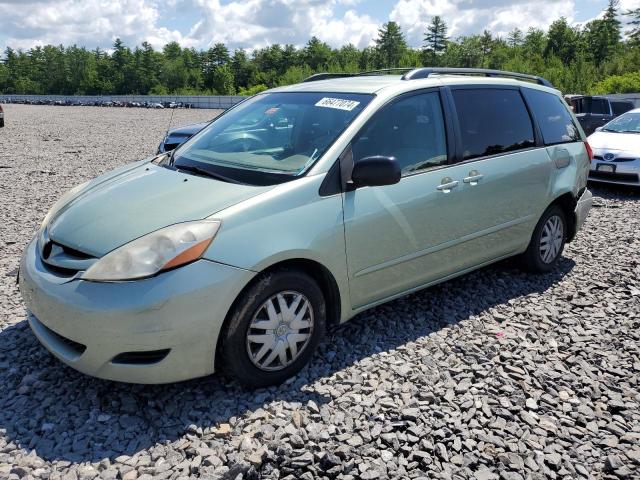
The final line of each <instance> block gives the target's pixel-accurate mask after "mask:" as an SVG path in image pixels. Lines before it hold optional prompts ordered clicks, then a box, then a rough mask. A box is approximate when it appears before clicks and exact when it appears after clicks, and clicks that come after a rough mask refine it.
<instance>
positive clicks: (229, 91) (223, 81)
mask: <svg viewBox="0 0 640 480" xmlns="http://www.w3.org/2000/svg"><path fill="white" fill-rule="evenodd" d="M213 88H214V90H215V92H216V93H217V94H218V95H233V94H234V93H236V89H235V86H234V84H233V72H232V71H231V68H230V67H229V65H221V66H219V67H216V68H215V70H214V72H213Z"/></svg>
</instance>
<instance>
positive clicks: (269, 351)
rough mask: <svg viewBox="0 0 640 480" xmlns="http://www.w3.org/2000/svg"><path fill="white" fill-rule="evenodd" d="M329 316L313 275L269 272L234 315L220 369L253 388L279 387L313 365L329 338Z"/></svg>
mask: <svg viewBox="0 0 640 480" xmlns="http://www.w3.org/2000/svg"><path fill="white" fill-rule="evenodd" d="M281 302H284V306H285V307H290V310H288V311H287V310H286V309H283V308H282V306H283V303H281ZM296 302H298V303H297V305H296ZM269 303H270V304H271V307H272V308H270V307H269ZM283 312H284V313H283ZM326 317H327V315H326V304H325V299H324V295H323V294H322V290H321V289H320V287H319V286H318V284H317V283H316V282H315V281H314V280H313V279H312V278H311V277H310V276H309V275H307V274H305V273H302V272H299V271H296V270H279V271H274V272H270V273H267V274H264V275H262V276H260V277H259V278H258V279H257V280H256V281H255V282H254V283H253V284H251V285H250V286H249V288H248V289H246V290H245V291H243V292H242V294H241V297H239V298H238V300H237V301H236V303H235V305H234V307H233V308H232V310H231V312H230V316H229V318H228V320H227V322H226V325H225V327H224V329H223V332H222V334H221V344H220V348H221V352H222V353H221V355H220V357H219V360H220V367H221V369H222V370H223V372H225V373H226V374H227V375H229V376H230V377H232V378H234V379H235V380H237V381H238V382H240V383H241V384H242V385H244V386H245V387H248V388H259V387H267V386H270V385H278V384H280V383H282V382H284V381H285V380H286V379H288V378H289V377H292V376H294V375H295V374H296V373H298V372H299V371H300V370H301V369H302V368H303V367H304V366H305V365H306V364H307V363H308V362H309V360H310V359H311V357H312V356H313V353H314V351H315V350H316V348H317V346H318V344H319V343H320V341H321V340H322V338H323V337H324V333H325V328H326V321H327V320H326ZM257 322H261V323H257ZM303 337H305V338H304V339H303ZM283 349H284V357H283V356H282V350H283ZM274 352H277V353H274ZM271 357H273V359H272V361H271V362H269V360H270V358H271ZM283 359H284V362H283Z"/></svg>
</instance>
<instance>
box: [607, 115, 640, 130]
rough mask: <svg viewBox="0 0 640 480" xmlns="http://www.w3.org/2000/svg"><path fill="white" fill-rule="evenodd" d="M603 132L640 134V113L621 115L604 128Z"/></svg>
mask: <svg viewBox="0 0 640 480" xmlns="http://www.w3.org/2000/svg"><path fill="white" fill-rule="evenodd" d="M602 130H603V131H605V132H616V133H640V112H633V113H625V114H623V115H620V116H619V117H617V118H615V119H613V120H611V121H610V122H609V123H607V124H606V125H605V126H604V127H602Z"/></svg>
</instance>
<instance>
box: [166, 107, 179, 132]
mask: <svg viewBox="0 0 640 480" xmlns="http://www.w3.org/2000/svg"><path fill="white" fill-rule="evenodd" d="M175 111H176V109H175V108H172V109H171V116H170V117H169V125H167V133H166V135H165V138H166V137H167V135H169V130H171V123H172V122H173V114H174V113H175Z"/></svg>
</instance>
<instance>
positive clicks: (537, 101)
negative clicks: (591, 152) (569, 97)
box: [523, 88, 581, 145]
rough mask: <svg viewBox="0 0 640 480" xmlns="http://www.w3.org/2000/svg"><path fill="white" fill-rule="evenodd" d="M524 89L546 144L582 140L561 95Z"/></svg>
mask: <svg viewBox="0 0 640 480" xmlns="http://www.w3.org/2000/svg"><path fill="white" fill-rule="evenodd" d="M523 91H524V95H525V97H526V98H527V102H528V103H529V107H530V108H531V110H532V112H533V116H534V117H535V119H536V121H537V122H538V126H539V127H540V131H541V132H542V139H543V140H544V143H545V145H555V144H558V143H568V142H579V141H581V138H580V133H579V132H578V129H577V128H576V126H575V124H574V122H573V117H572V116H571V114H570V113H569V110H568V109H567V106H566V104H565V103H564V102H563V101H562V99H561V98H560V97H558V96H557V95H554V94H553V93H548V92H543V91H542V90H533V89H530V88H525V89H523Z"/></svg>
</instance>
